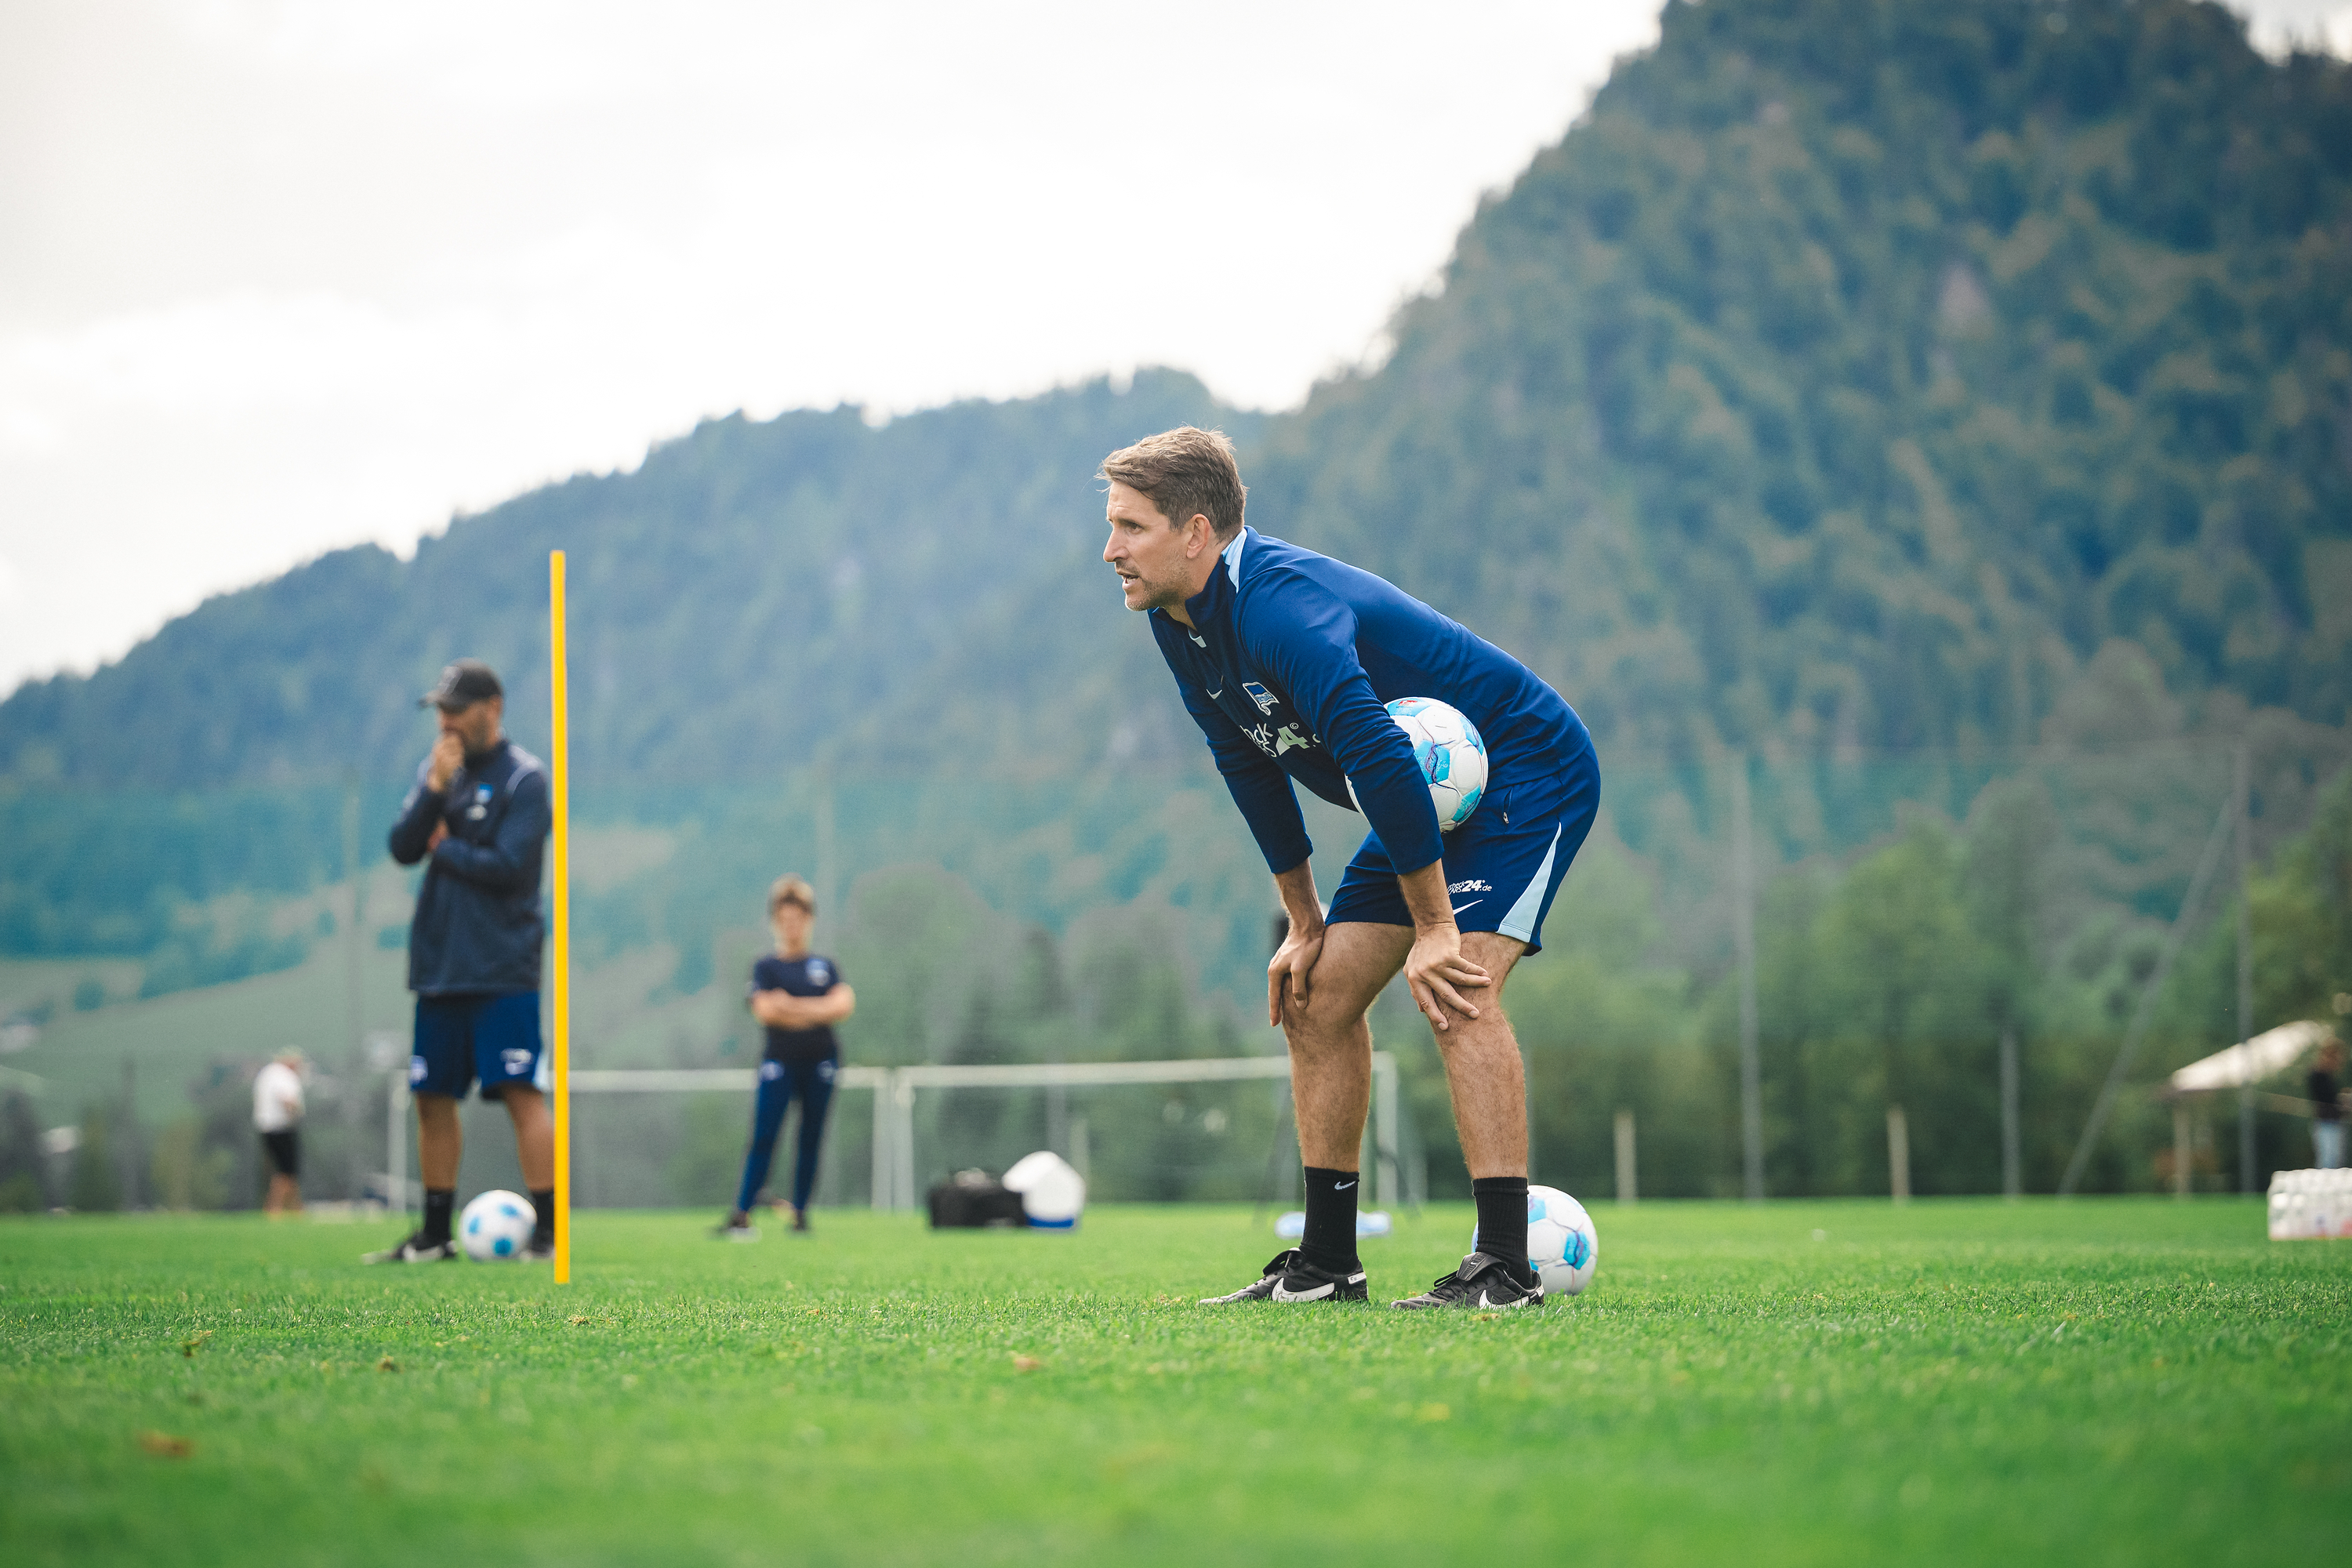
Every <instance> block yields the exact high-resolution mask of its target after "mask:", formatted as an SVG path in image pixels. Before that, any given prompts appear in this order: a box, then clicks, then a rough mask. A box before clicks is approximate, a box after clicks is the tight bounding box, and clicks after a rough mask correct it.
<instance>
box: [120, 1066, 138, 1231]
mask: <svg viewBox="0 0 2352 1568" xmlns="http://www.w3.org/2000/svg"><path fill="white" fill-rule="evenodd" d="M114 1147H115V1157H116V1158H117V1159H119V1160H120V1161H121V1163H122V1210H123V1212H124V1213H125V1214H128V1213H130V1212H131V1210H132V1209H135V1208H137V1207H138V1206H139V1064H138V1062H137V1061H135V1060H133V1059H132V1058H131V1057H129V1056H125V1057H124V1058H122V1125H121V1127H119V1128H117V1129H116V1130H115V1133H114Z"/></svg>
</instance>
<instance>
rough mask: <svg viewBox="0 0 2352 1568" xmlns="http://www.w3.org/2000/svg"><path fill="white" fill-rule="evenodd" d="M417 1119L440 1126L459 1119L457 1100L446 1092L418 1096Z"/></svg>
mask: <svg viewBox="0 0 2352 1568" xmlns="http://www.w3.org/2000/svg"><path fill="white" fill-rule="evenodd" d="M416 1120H417V1121H423V1122H427V1123H430V1124H432V1125H434V1126H436V1127H437V1126H440V1125H441V1124H443V1123H445V1122H450V1121H457V1100H455V1099H454V1098H452V1097H451V1096H449V1095H446V1094H420V1095H418V1096H416Z"/></svg>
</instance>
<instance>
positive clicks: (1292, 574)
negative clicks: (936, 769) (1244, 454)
mask: <svg viewBox="0 0 2352 1568" xmlns="http://www.w3.org/2000/svg"><path fill="white" fill-rule="evenodd" d="M1184 612H1185V614H1186V615H1188V616H1192V627H1191V629H1189V630H1188V629H1187V628H1186V627H1185V626H1183V625H1182V623H1181V622H1179V621H1177V620H1176V619H1174V618H1173V617H1172V616H1169V615H1168V614H1167V613H1166V612H1165V611H1162V610H1154V611H1152V612H1151V616H1150V621H1151V635H1152V637H1153V639H1154V640H1155V641H1157V642H1158V643H1159V645H1160V657H1162V658H1165V659H1167V661H1168V668H1169V669H1170V671H1171V673H1173V674H1174V676H1175V677H1176V688H1177V689H1178V691H1180V692H1181V693H1182V695H1183V698H1184V706H1185V708H1186V709H1187V710H1190V711H1191V713H1192V718H1193V721H1195V722H1196V723H1198V724H1199V725H1200V726H1201V732H1202V734H1204V735H1206V736H1207V737H1208V741H1209V750H1210V752H1211V753H1213V755H1214V756H1215V757H1216V759H1217V771H1218V772H1219V773H1223V775H1224V779H1225V787H1226V788H1227V789H1229V790H1231V791H1232V792H1233V796H1234V805H1238V806H1239V807H1241V812H1242V816H1243V817H1244V819H1245V820H1246V821H1247V822H1248V823H1249V827H1250V833H1251V835H1252V836H1253V837H1255V838H1256V840H1257V847H1258V849H1259V851H1260V853H1262V854H1264V855H1265V864H1266V868H1267V869H1268V870H1270V871H1273V872H1275V873H1276V875H1279V874H1281V873H1282V872H1284V871H1287V870H1289V869H1290V868H1292V867H1294V866H1296V865H1297V864H1298V863H1299V862H1300V861H1302V860H1304V859H1306V858H1307V855H1308V854H1309V853H1310V852H1311V851H1312V850H1313V848H1314V845H1313V843H1312V842H1311V841H1310V840H1309V839H1308V838H1307V822H1306V818H1305V817H1304V816H1301V815H1300V813H1299V810H1298V797H1297V795H1293V794H1292V793H1291V789H1290V781H1291V780H1293V779H1296V780H1297V782H1298V783H1300V784H1305V785H1306V786H1307V788H1308V789H1311V790H1313V791H1314V792H1315V793H1316V794H1317V795H1321V796H1322V797H1323V798H1324V799H1325V800H1328V801H1329V802H1330V803H1331V804H1332V805H1343V806H1347V807H1349V809H1351V810H1352V809H1355V808H1356V803H1355V801H1352V800H1350V799H1349V795H1348V784H1349V780H1351V779H1352V780H1353V781H1354V782H1355V786H1356V795H1357V797H1358V798H1359V799H1360V800H1361V801H1362V803H1363V805H1362V810H1363V814H1364V816H1365V817H1366V819H1367V820H1369V821H1370V824H1371V828H1372V831H1373V833H1375V834H1376V835H1378V836H1379V837H1380V841H1381V848H1383V849H1384V850H1386V851H1387V852H1388V857H1389V861H1390V864H1391V865H1393V866H1395V867H1396V868H1398V869H1400V870H1405V871H1412V870H1418V869H1419V868H1422V867H1423V866H1426V865H1428V864H1429V863H1430V862H1431V861H1433V860H1435V859H1438V858H1441V856H1442V855H1443V853H1444V848H1443V845H1444V839H1443V838H1442V837H1441V836H1440V834H1439V832H1438V827H1437V808H1436V807H1435V806H1434V805H1432V804H1431V803H1430V798H1429V786H1428V784H1427V783H1426V781H1424V780H1423V778H1422V776H1421V770H1420V769H1419V768H1418V767H1416V766H1415V765H1414V764H1413V760H1412V742H1411V741H1409V740H1407V739H1406V738H1405V733H1404V731H1402V730H1401V729H1399V728H1398V727H1397V724H1396V721H1394V720H1393V719H1391V718H1390V717H1389V714H1388V710H1387V707H1386V704H1388V703H1390V702H1392V701H1394V700H1397V699H1398V698H1400V697H1434V698H1436V699H1438V700H1440V701H1444V702H1450V703H1452V704H1453V705H1454V707H1456V708H1459V709H1460V710H1462V711H1463V712H1464V713H1465V714H1467V715H1468V716H1469V719H1470V721H1471V722H1472V723H1473V724H1475V725H1476V726H1478V733H1479V735H1480V736H1481V737H1482V738H1483V739H1484V740H1485V741H1486V759H1487V770H1488V780H1489V782H1488V784H1487V787H1488V789H1489V790H1490V791H1492V790H1495V789H1498V788H1501V787H1503V786H1504V785H1505V784H1508V783H1509V782H1511V781H1512V780H1513V779H1515V778H1517V777H1521V776H1525V774H1526V773H1528V772H1529V771H1532V770H1538V769H1539V770H1547V771H1548V770H1554V769H1558V768H1561V767H1565V766H1566V765H1567V764H1568V763H1570V762H1572V761H1574V760H1575V759H1576V757H1577V756H1579V755H1580V753H1582V752H1584V751H1586V750H1588V749H1589V748H1590V747H1591V744H1592V741H1591V736H1589V735H1588V734H1587V733H1586V732H1585V729H1584V721H1583V720H1581V719H1580V718H1578V717H1577V716H1576V710H1574V709H1573V708H1570V706H1569V705H1568V702H1567V700H1565V699H1564V698H1562V697H1561V696H1560V694H1559V692H1557V691H1554V690H1553V689H1551V688H1550V687H1549V686H1548V685H1546V684H1545V683H1544V682H1543V680H1542V679H1539V678H1538V676H1537V675H1536V673H1535V672H1534V671H1533V670H1531V669H1529V668H1528V667H1527V666H1526V665H1524V664H1521V663H1520V662H1519V661H1518V660H1517V659H1516V658H1512V657H1511V656H1510V655H1509V654H1507V653H1505V652H1504V651H1503V650H1502V649H1501V648H1498V647H1496V646H1495V645H1494V644H1492V643H1490V642H1487V641H1486V639H1485V638H1483V637H1478V636H1476V635H1475V634H1474V633H1472V632H1471V631H1470V630H1469V629H1468V628H1467V627H1465V626H1462V625H1461V624H1460V623H1459V622H1457V621H1454V620H1452V619H1450V618H1448V617H1447V616H1442V615H1440V614H1438V613H1437V612H1436V611H1435V610H1433V609H1431V608H1430V607H1429V606H1428V605H1424V604H1423V603H1422V602H1421V601H1420V600H1418V599H1416V598H1414V597H1413V596H1412V595H1410V594H1407V593H1405V592H1403V591H1402V589H1400V588H1398V587H1396V586H1395V585H1394V584H1391V583H1389V582H1387V581H1386V580H1384V579H1382V578H1380V577H1376V576H1374V575H1372V574H1370V572H1365V571H1361V570H1360V569H1358V568H1356V567H1353V566H1350V565H1349V564H1348V563H1345V562H1343V561H1334V560H1332V559H1331V558H1330V557H1329V556H1328V555H1318V554H1317V553H1316V552H1313V551H1311V550H1302V549H1300V548H1299V547H1298V546H1297V545H1295V544H1290V543H1286V542H1284V541H1282V540H1279V539H1275V538H1272V537H1271V536H1269V535H1266V534H1263V533H1260V532H1258V531H1256V530H1255V529H1254V528H1250V527H1248V526H1246V525H1244V527H1243V529H1242V531H1241V532H1240V533H1238V534H1236V535H1234V540H1233V542H1232V543H1230V544H1228V545H1226V546H1225V549H1224V552H1223V556H1222V558H1221V559H1220V561H1219V562H1218V565H1217V569H1216V571H1215V572H1213V573H1212V574H1210V577H1209V584H1208V586H1207V587H1205V588H1203V589H1202V591H1201V592H1200V593H1199V594H1196V595H1193V596H1192V598H1190V599H1187V600H1186V601H1185V602H1184Z"/></svg>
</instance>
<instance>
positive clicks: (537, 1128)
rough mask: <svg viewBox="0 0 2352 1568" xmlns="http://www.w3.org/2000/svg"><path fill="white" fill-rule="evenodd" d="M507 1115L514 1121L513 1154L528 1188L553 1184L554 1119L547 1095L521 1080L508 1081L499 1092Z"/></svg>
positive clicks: (537, 1190) (535, 1189)
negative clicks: (518, 1162)
mask: <svg viewBox="0 0 2352 1568" xmlns="http://www.w3.org/2000/svg"><path fill="white" fill-rule="evenodd" d="M499 1098H500V1099H502V1100H505V1101H506V1107H507V1118H508V1120H509V1121H512V1122H513V1123H514V1130H515V1157H516V1158H517V1159H518V1160H520V1162H521V1163H522V1179H523V1183H524V1184H525V1185H527V1186H528V1187H530V1190H531V1191H532V1192H535V1193H543V1192H545V1191H547V1189H548V1188H550V1187H551V1186H553V1185H555V1119H554V1118H553V1117H552V1116H551V1115H550V1114H549V1113H548V1110H547V1096H545V1095H543V1094H541V1093H540V1092H539V1090H537V1089H531V1088H530V1087H528V1086H527V1085H523V1084H509V1085H508V1086H507V1089H506V1092H505V1093H504V1094H503V1095H501V1096H499Z"/></svg>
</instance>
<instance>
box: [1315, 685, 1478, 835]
mask: <svg viewBox="0 0 2352 1568" xmlns="http://www.w3.org/2000/svg"><path fill="white" fill-rule="evenodd" d="M1389 717H1390V718H1391V719H1393V720H1395V721H1396V724H1397V728H1398V729H1400V730H1402V731H1404V732H1405V738H1406V739H1407V740H1409V741H1411V742H1412V760H1413V763H1415V765H1417V766H1418V767H1419V768H1420V769H1421V776H1422V777H1423V778H1424V779H1427V780H1428V781H1429V803H1430V804H1431V805H1433V806H1435V807H1436V808H1437V826H1438V830H1439V831H1440V832H1442V833H1451V832H1453V831H1454V829H1455V828H1457V827H1459V826H1462V825H1463V824H1464V823H1465V822H1467V821H1469V820H1470V814H1471V813H1472V812H1474V811H1475V810H1477V809H1478V798H1479V796H1481V795H1485V794H1486V742H1485V741H1484V740H1483V739H1481V738H1480V736H1479V734H1478V726H1477V725H1475V724H1473V723H1472V722H1470V719H1469V716H1468V715H1467V714H1465V713H1464V712H1463V711H1462V710H1460V709H1459V708H1456V707H1454V705H1453V704H1452V703H1451V702H1440V701H1439V700H1437V699H1436V698H1434V697H1400V698H1398V699H1397V700H1395V701H1393V702H1391V703H1390V704H1389ZM1355 794H1356V785H1355V782H1354V781H1353V780H1350V781H1349V784H1348V796H1349V799H1351V800H1352V799H1354V798H1355ZM1357 809H1358V810H1359V811H1360V810H1362V809H1363V803H1362V802H1360V801H1358V802H1357Z"/></svg>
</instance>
